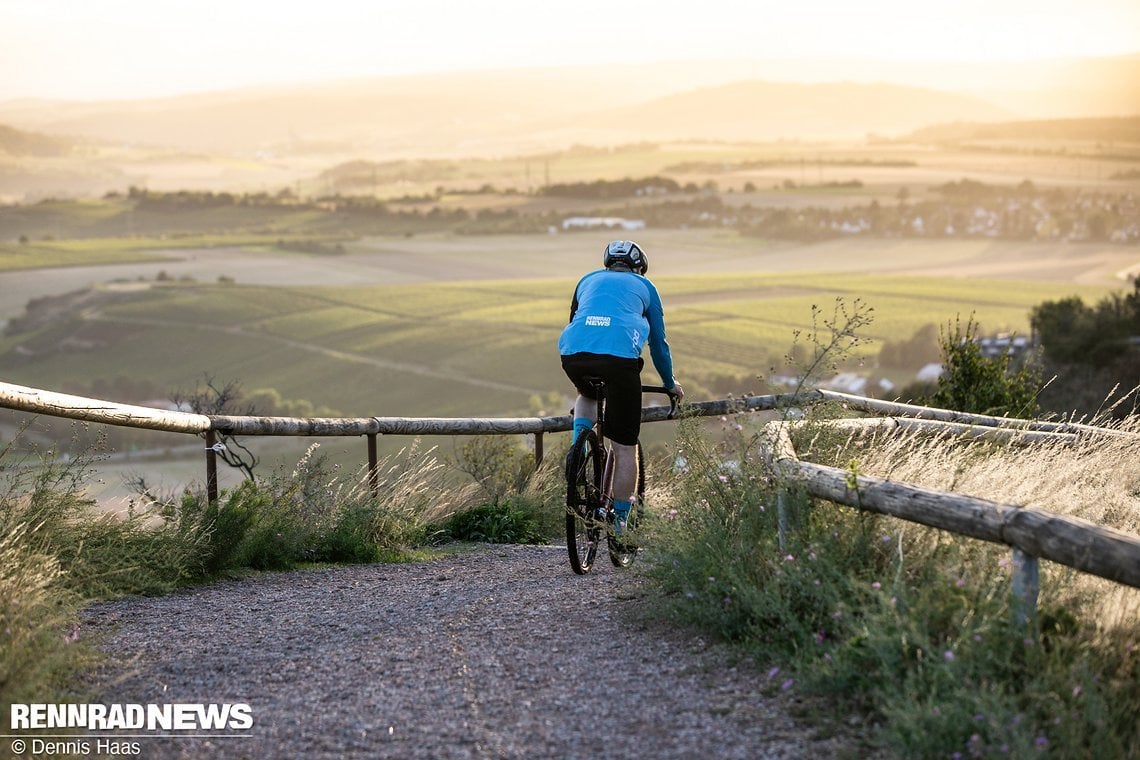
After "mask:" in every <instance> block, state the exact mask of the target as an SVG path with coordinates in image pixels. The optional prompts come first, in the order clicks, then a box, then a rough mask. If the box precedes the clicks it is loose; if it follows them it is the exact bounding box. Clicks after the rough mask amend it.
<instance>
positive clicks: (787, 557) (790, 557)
mask: <svg viewBox="0 0 1140 760" xmlns="http://www.w3.org/2000/svg"><path fill="white" fill-rule="evenodd" d="M784 561H785V562H795V561H796V557H795V555H794V554H789V555H788V556H786V557H784Z"/></svg>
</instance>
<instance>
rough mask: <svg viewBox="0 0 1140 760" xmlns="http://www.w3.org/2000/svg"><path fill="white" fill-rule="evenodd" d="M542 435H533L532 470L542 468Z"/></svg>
mask: <svg viewBox="0 0 1140 760" xmlns="http://www.w3.org/2000/svg"><path fill="white" fill-rule="evenodd" d="M542 457H543V451H542V433H535V434H534V469H536V470H537V469H538V468H539V467H542Z"/></svg>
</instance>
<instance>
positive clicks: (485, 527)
mask: <svg viewBox="0 0 1140 760" xmlns="http://www.w3.org/2000/svg"><path fill="white" fill-rule="evenodd" d="M442 533H443V535H444V536H446V537H447V538H450V539H453V540H456V541H481V542H485V543H489V544H541V543H545V542H546V540H547V536H546V535H544V534H543V532H542V531H541V529H540V524H539V520H538V516H537V514H536V510H535V509H534V508H533V505H531V504H529V503H527V502H526V501H524V500H522V499H517V498H516V499H511V500H508V501H503V502H500V503H498V504H483V505H481V506H478V507H474V508H472V509H468V510H464V511H463V512H457V513H455V514H453V515H452V516H451V517H449V518H448V519H447V522H445V523H444V524H443V529H442Z"/></svg>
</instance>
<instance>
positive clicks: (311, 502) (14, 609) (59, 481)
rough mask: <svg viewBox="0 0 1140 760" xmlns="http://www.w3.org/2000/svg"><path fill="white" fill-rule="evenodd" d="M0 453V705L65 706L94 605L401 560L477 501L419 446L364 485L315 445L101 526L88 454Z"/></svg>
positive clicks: (88, 651) (88, 655)
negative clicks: (278, 463) (289, 459)
mask: <svg viewBox="0 0 1140 760" xmlns="http://www.w3.org/2000/svg"><path fill="white" fill-rule="evenodd" d="M18 449H19V446H18V444H17V441H16V440H13V441H10V442H9V443H8V445H7V446H5V447H4V448H3V449H0V700H6V701H8V702H29V701H31V702H45V701H53V700H62V699H66V698H68V696H69V692H70V689H69V676H71V675H73V674H74V673H75V672H76V671H78V670H80V669H82V668H83V667H85V666H86V665H87V664H88V663H89V662H90V661H91V659H92V653H93V651H94V650H93V649H92V648H91V647H89V646H88V642H87V641H86V639H85V637H84V636H83V635H82V632H81V629H80V627H79V611H80V610H81V609H82V607H83V606H84V605H85V604H88V603H90V602H91V601H93V600H98V599H108V598H113V597H118V596H122V595H125V594H161V593H166V592H169V591H171V590H173V589H175V588H178V587H180V586H185V585H188V584H193V583H200V582H204V581H208V580H210V579H213V578H217V577H220V576H225V575H232V574H235V573H241V572H247V571H249V570H284V569H289V568H293V567H297V566H299V565H301V564H302V563H307V562H373V561H379V560H400V559H404V558H407V557H412V556H420V555H419V554H416V551H417V547H420V546H423V545H425V544H427V543H429V542H430V541H431V540H432V538H433V536H434V534H435V533H437V532H438V531H439V527H438V526H439V524H440V522H441V521H443V520H444V519H446V518H447V517H448V516H450V515H452V514H454V513H456V512H459V511H462V510H464V509H467V508H469V507H471V506H473V505H474V504H476V503H477V501H476V500H475V498H474V495H475V493H476V490H477V487H476V486H475V485H474V484H468V485H462V484H460V485H456V483H455V482H454V477H453V474H452V473H450V472H449V471H448V469H447V468H446V466H445V465H444V464H443V463H442V462H441V461H440V460H439V459H438V458H437V457H436V456H435V454H434V450H430V449H429V450H427V451H424V450H422V449H421V448H420V447H419V445H418V444H415V445H413V446H410V447H408V448H406V449H405V450H403V451H401V452H400V453H399V454H397V455H394V456H392V457H389V458H388V459H386V460H384V461H383V462H382V463H381V466H380V468H379V471H378V472H377V473H376V479H375V492H374V491H373V486H372V483H371V482H370V480H369V478H368V477H367V476H366V473H364V472H354V473H342V472H340V470H339V468H337V467H335V466H330V465H329V464H328V462H327V461H326V460H325V459H324V458H323V457H322V456H320V455H319V452H318V450H317V447H316V446H314V447H312V448H310V450H309V451H308V452H307V453H306V455H305V456H304V457H303V458H302V459H301V460H300V461H299V462H298V463H297V465H296V467H294V468H292V469H280V470H278V471H276V472H274V473H272V474H271V475H270V476H268V477H266V478H264V479H261V480H259V481H256V482H252V481H248V482H245V483H243V484H242V485H241V486H239V487H238V488H235V489H234V490H232V491H229V492H226V493H223V494H222V495H221V498H219V500H218V501H217V502H216V503H210V502H208V501H207V500H206V498H205V495H204V494H203V493H202V492H201V491H200V490H187V491H185V492H183V493H182V494H179V495H169V496H165V497H158V498H155V497H153V496H151V497H150V498H149V500H148V501H147V502H146V503H144V504H142V505H141V507H139V508H133V509H131V510H130V511H128V513H127V514H126V515H109V514H107V513H104V512H102V511H100V510H99V509H97V508H96V506H95V505H94V503H93V502H92V501H91V500H90V499H89V498H87V497H86V495H85V493H84V488H85V484H86V483H87V482H88V481H89V480H90V479H91V478H92V470H91V466H92V464H93V463H94V461H95V459H96V455H95V454H94V453H91V452H87V453H84V454H81V455H79V456H76V457H74V458H57V457H56V455H55V453H54V452H51V451H45V452H41V453H40V454H38V455H20V454H18V453H17V451H18Z"/></svg>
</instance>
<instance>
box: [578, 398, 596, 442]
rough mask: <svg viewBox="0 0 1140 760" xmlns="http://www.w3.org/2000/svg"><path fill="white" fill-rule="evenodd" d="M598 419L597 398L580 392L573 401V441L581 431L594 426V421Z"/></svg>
mask: <svg viewBox="0 0 1140 760" xmlns="http://www.w3.org/2000/svg"><path fill="white" fill-rule="evenodd" d="M596 419H598V400H597V399H592V398H587V397H586V396H584V395H582V394H581V393H579V394H578V398H577V399H576V400H575V401H574V438H573V440H574V441H577V440H578V436H580V435H581V434H582V432H583V431H585V430H589V429H590V428H592V427H593V426H594V421H595V420H596Z"/></svg>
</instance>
